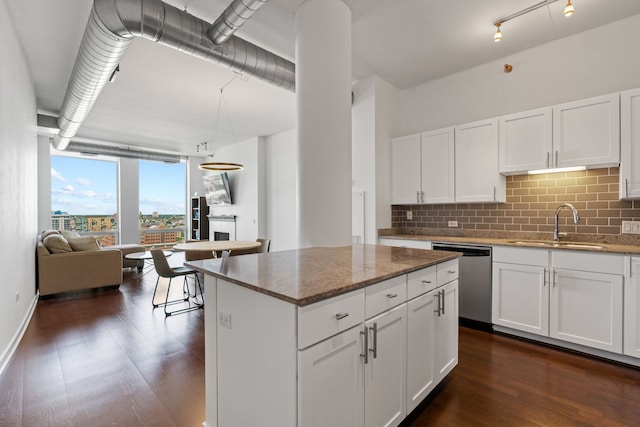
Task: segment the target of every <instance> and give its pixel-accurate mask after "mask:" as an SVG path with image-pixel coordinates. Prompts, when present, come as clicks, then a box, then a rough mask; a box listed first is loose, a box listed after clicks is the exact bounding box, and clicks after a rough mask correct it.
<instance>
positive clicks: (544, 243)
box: [509, 240, 605, 249]
mask: <svg viewBox="0 0 640 427" xmlns="http://www.w3.org/2000/svg"><path fill="white" fill-rule="evenodd" d="M509 243H513V244H515V245H523V246H543V247H547V248H573V249H604V248H605V246H603V245H597V244H594V243H580V242H554V241H549V240H512V241H510V242H509Z"/></svg>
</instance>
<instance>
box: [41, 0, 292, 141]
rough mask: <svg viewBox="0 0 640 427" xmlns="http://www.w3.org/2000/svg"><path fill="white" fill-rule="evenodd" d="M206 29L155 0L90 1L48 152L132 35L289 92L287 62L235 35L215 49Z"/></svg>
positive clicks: (67, 133)
mask: <svg viewBox="0 0 640 427" xmlns="http://www.w3.org/2000/svg"><path fill="white" fill-rule="evenodd" d="M209 27H210V24H208V23H207V22H205V21H203V20H201V19H199V18H197V17H195V16H192V15H190V14H188V13H187V12H184V11H181V10H180V9H177V8H175V7H173V6H170V5H168V4H165V3H163V2H162V1H160V0H95V1H94V4H93V9H92V10H91V15H90V17H89V21H88V23H87V28H86V29H85V33H84V37H83V39H82V43H81V46H80V50H79V52H78V56H77V57H76V62H75V65H74V67H73V72H72V73H71V78H70V80H69V85H68V87H67V93H66V94H65V98H64V102H63V104H62V108H61V110H60V116H59V119H58V125H59V127H60V132H59V133H58V135H56V136H55V137H54V138H53V146H54V148H56V149H58V150H64V149H66V148H67V146H68V145H69V142H70V140H71V138H72V137H73V136H75V135H76V133H77V131H78V129H79V128H80V126H81V125H82V123H83V122H84V120H85V119H86V117H87V116H88V115H89V111H90V110H91V107H93V104H94V103H95V102H96V100H97V99H98V96H99V95H100V93H101V92H102V89H104V86H105V85H106V84H107V83H108V81H109V78H110V77H111V75H112V74H113V72H114V70H115V68H116V67H117V65H118V63H119V62H120V59H121V58H122V56H123V55H124V54H125V52H126V50H127V47H128V46H129V44H130V43H131V41H132V39H133V38H134V37H144V38H146V39H149V40H153V41H155V42H157V43H161V44H163V45H165V46H169V47H172V48H174V49H177V50H179V51H182V52H185V53H187V54H189V55H193V56H196V57H198V58H201V59H204V60H206V61H209V62H213V63H218V64H222V65H227V66H229V67H230V68H231V69H233V70H235V71H238V72H241V73H245V74H247V75H250V76H253V77H256V78H258V79H260V80H263V81H266V82H268V83H271V84H273V85H275V86H278V87H282V88H284V89H287V90H291V91H294V90H295V65H294V64H293V63H292V62H291V61H288V60H286V59H284V58H282V57H280V56H278V55H275V54H273V53H271V52H269V51H267V50H265V49H262V48H261V47H258V46H256V45H254V44H252V43H250V42H248V41H246V40H243V39H241V38H239V37H236V36H231V37H230V38H229V39H228V40H227V41H226V42H224V43H223V44H221V45H216V44H214V43H213V42H212V41H211V40H209V39H208V38H207V36H206V29H207V28H209Z"/></svg>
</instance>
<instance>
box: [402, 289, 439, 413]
mask: <svg viewBox="0 0 640 427" xmlns="http://www.w3.org/2000/svg"><path fill="white" fill-rule="evenodd" d="M435 295H436V291H431V292H429V293H427V294H424V295H422V296H420V297H418V298H415V299H413V300H411V301H409V302H408V303H407V311H408V314H407V413H410V412H411V411H413V410H414V409H415V408H416V406H418V405H419V404H420V402H422V401H423V400H424V398H425V397H427V395H428V394H429V393H430V392H431V390H433V388H434V387H435V385H436V382H435V376H434V375H435V369H434V359H433V358H434V354H435V349H434V348H435V316H434V313H435V310H436V296H435Z"/></svg>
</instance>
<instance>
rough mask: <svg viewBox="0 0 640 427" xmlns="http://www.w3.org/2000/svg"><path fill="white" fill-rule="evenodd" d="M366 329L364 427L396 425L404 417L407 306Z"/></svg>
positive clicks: (402, 306) (370, 321)
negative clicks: (367, 347) (367, 353)
mask: <svg viewBox="0 0 640 427" xmlns="http://www.w3.org/2000/svg"><path fill="white" fill-rule="evenodd" d="M365 326H366V328H367V330H368V333H369V339H368V344H369V349H368V352H369V356H368V359H367V362H366V363H365V415H364V419H365V425H366V426H367V427H379V426H397V425H398V424H400V422H401V421H402V420H403V419H404V417H405V415H406V412H405V411H406V392H407V382H406V378H407V371H406V360H407V359H406V347H407V305H406V304H402V305H400V306H398V307H396V308H394V309H392V310H389V311H386V312H384V313H382V314H381V315H379V316H378V317H374V318H373V319H371V320H369V321H368V322H366V324H365ZM327 425H337V424H327Z"/></svg>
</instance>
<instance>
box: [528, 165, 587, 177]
mask: <svg viewBox="0 0 640 427" xmlns="http://www.w3.org/2000/svg"><path fill="white" fill-rule="evenodd" d="M585 169H587V167H586V166H569V167H566V168H553V169H536V170H532V171H529V172H527V173H528V174H529V175H539V174H542V173H557V172H575V171H583V170H585Z"/></svg>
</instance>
